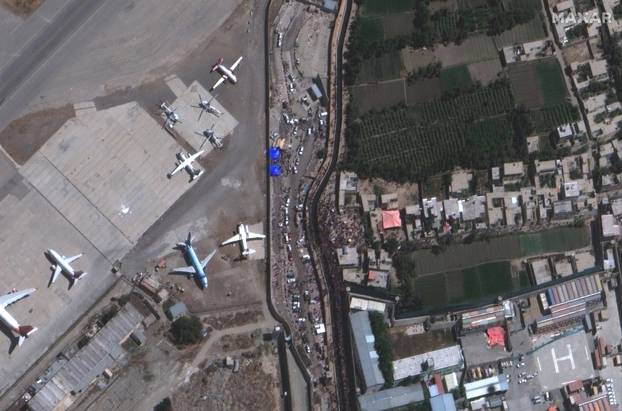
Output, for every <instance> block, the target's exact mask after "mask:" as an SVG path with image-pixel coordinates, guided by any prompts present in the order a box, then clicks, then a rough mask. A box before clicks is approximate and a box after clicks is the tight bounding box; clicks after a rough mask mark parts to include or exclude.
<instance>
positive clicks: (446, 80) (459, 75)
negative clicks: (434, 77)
mask: <svg viewBox="0 0 622 411" xmlns="http://www.w3.org/2000/svg"><path fill="white" fill-rule="evenodd" d="M440 78H441V92H443V93H446V92H449V91H453V90H456V89H460V90H468V89H469V88H470V87H471V86H472V85H473V80H471V74H470V73H469V69H468V68H467V66H465V65H460V66H453V67H449V68H446V69H443V70H441V75H440Z"/></svg>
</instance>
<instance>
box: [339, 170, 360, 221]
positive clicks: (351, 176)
mask: <svg viewBox="0 0 622 411" xmlns="http://www.w3.org/2000/svg"><path fill="white" fill-rule="evenodd" d="M358 181H359V178H358V176H357V175H356V174H355V173H352V172H350V171H342V172H340V173H339V210H340V211H343V210H344V209H345V208H346V207H352V206H356V194H357V192H358Z"/></svg>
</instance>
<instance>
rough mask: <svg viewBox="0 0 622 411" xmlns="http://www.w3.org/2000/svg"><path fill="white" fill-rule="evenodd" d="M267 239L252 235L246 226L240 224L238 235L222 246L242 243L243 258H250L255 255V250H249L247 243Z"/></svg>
mask: <svg viewBox="0 0 622 411" xmlns="http://www.w3.org/2000/svg"><path fill="white" fill-rule="evenodd" d="M264 238H266V236H265V235H263V234H255V233H251V232H250V231H249V230H248V226H247V225H246V224H242V223H240V224H238V226H237V234H236V235H234V236H233V237H231V238H230V239H228V240H226V241H224V242H223V243H222V244H221V246H223V245H227V244H232V243H240V250H241V255H242V257H248V256H249V255H251V254H254V253H255V250H253V249H251V248H248V244H247V241H249V240H263V239H264Z"/></svg>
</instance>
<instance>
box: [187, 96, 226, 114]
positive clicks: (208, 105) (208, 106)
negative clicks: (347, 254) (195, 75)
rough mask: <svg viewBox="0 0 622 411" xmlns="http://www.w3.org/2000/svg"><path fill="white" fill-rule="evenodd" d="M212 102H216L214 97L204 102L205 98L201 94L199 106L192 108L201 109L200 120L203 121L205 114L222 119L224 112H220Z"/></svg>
mask: <svg viewBox="0 0 622 411" xmlns="http://www.w3.org/2000/svg"><path fill="white" fill-rule="evenodd" d="M212 100H214V96H212V98H210V99H209V100H203V97H201V95H200V94H199V104H198V105H196V106H192V107H194V108H200V109H201V112H200V113H199V120H201V116H202V115H203V113H204V112H207V113H210V114H213V115H215V116H216V117H220V116H221V115H222V111H220V110H218V109H217V108H216V107H214V106H212Z"/></svg>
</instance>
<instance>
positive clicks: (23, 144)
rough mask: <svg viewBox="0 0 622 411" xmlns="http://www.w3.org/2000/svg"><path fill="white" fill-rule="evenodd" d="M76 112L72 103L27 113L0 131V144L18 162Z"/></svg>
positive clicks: (35, 149) (21, 161) (32, 151)
mask: <svg viewBox="0 0 622 411" xmlns="http://www.w3.org/2000/svg"><path fill="white" fill-rule="evenodd" d="M75 115H76V113H75V111H74V109H73V106H72V105H66V106H63V107H59V108H55V109H50V110H45V111H38V112H35V113H31V114H27V115H25V116H24V117H21V118H19V119H17V120H14V121H12V122H11V124H9V126H8V127H7V128H5V129H4V130H2V132H0V145H2V147H4V149H5V150H6V151H7V152H8V153H9V155H10V156H11V157H12V158H13V160H15V161H16V162H17V163H18V164H20V165H23V164H24V163H25V162H26V161H28V159H29V158H30V156H32V155H33V154H34V153H36V152H37V150H38V149H39V148H40V147H41V146H42V145H43V144H44V143H45V142H46V141H47V140H48V139H49V138H50V137H52V135H54V133H56V131H58V129H59V128H61V127H62V125H63V124H65V122H66V121H67V120H69V119H70V118H73V117H75Z"/></svg>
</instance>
